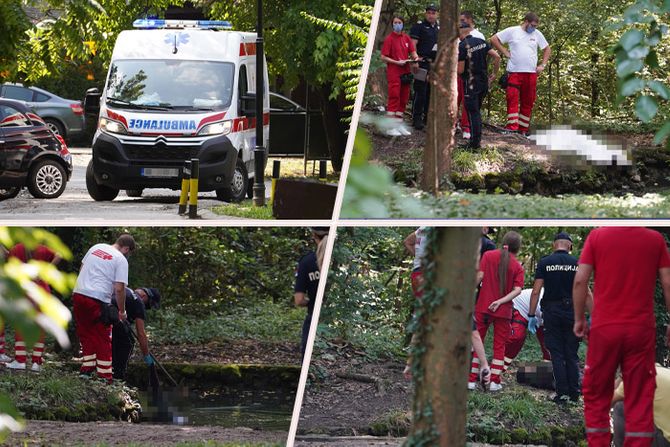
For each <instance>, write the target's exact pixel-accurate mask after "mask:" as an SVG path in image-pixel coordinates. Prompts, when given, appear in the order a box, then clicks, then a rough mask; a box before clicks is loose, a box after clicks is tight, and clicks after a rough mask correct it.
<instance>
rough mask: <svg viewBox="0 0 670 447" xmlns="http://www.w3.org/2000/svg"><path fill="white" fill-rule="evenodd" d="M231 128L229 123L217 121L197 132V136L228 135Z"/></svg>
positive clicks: (231, 124) (231, 125)
mask: <svg viewBox="0 0 670 447" xmlns="http://www.w3.org/2000/svg"><path fill="white" fill-rule="evenodd" d="M232 128H233V123H232V122H230V121H219V122H218V123H212V124H208V125H206V126H205V127H203V128H202V129H200V132H198V135H201V136H204V135H228V134H229V133H230V130H231V129H232Z"/></svg>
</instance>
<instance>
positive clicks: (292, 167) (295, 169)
mask: <svg viewBox="0 0 670 447" xmlns="http://www.w3.org/2000/svg"><path fill="white" fill-rule="evenodd" d="M275 160H278V161H279V163H280V170H279V171H280V172H279V176H280V177H282V178H313V179H318V178H319V161H318V160H317V161H308V162H307V173H306V174H305V171H304V161H303V159H302V158H268V164H267V166H266V167H265V175H266V176H267V178H270V177H271V176H272V165H273V163H274V161H275ZM326 165H327V168H326V180H327V181H328V182H331V183H337V182H338V181H339V180H340V173H339V172H337V173H336V172H335V171H334V170H333V165H332V164H331V163H330V161H328V163H326ZM312 172H313V174H312Z"/></svg>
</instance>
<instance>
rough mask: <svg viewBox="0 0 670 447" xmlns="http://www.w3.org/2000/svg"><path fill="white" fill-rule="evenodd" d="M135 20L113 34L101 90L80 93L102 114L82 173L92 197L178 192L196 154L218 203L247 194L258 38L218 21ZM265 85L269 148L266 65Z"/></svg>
mask: <svg viewBox="0 0 670 447" xmlns="http://www.w3.org/2000/svg"><path fill="white" fill-rule="evenodd" d="M133 26H134V28H138V29H135V30H131V31H123V32H121V33H120V34H119V37H118V38H117V40H116V44H115V46H114V52H113V54H112V60H111V62H110V66H109V73H108V76H107V82H106V84H105V89H104V91H103V92H102V94H101V95H100V93H98V94H97V96H98V97H97V98H94V99H93V100H92V101H89V97H88V96H89V95H88V94H87V104H89V102H90V103H94V104H95V103H97V102H98V101H99V110H100V112H99V119H98V129H97V131H96V133H95V137H94V139H93V158H92V160H91V163H90V164H89V165H88V168H87V170H86V186H87V189H88V192H89V194H90V195H91V197H92V198H93V199H95V200H99V201H101V200H114V198H116V196H117V195H118V193H119V190H122V189H123V190H126V193H127V194H128V195H129V196H132V197H137V196H140V195H141V194H142V190H143V189H145V188H171V189H175V190H176V189H179V188H180V187H181V176H182V172H183V168H184V162H185V161H186V160H190V159H192V158H198V159H199V160H200V176H199V190H200V191H216V195H217V197H218V198H219V199H221V200H226V201H240V200H242V199H244V197H245V195H248V196H249V197H251V194H252V193H251V191H252V185H253V172H254V169H253V168H254V160H253V157H254V153H253V151H254V148H255V146H256V133H255V132H256V123H257V120H256V113H255V93H256V34H255V33H246V32H237V31H230V28H231V27H230V24H229V23H228V22H218V21H216V22H215V21H188V20H151V19H142V20H136V21H135V23H134V24H133ZM264 66H265V67H267V65H266V64H264ZM263 85H264V86H265V93H264V96H263V98H264V101H263V102H264V105H263V110H264V112H263V136H264V140H265V141H264V142H263V146H264V147H265V148H266V153H267V148H268V138H269V124H270V115H269V111H270V104H269V90H268V79H267V69H266V70H265V82H264V84H263ZM93 95H95V93H93ZM94 108H95V106H94ZM266 159H267V157H266Z"/></svg>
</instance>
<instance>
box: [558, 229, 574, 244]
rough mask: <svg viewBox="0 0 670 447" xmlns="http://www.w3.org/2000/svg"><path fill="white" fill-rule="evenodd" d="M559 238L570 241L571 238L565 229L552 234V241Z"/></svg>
mask: <svg viewBox="0 0 670 447" xmlns="http://www.w3.org/2000/svg"><path fill="white" fill-rule="evenodd" d="M559 239H563V240H566V241H570V242H572V238H571V237H570V235H569V234H568V233H566V232H565V231H561V232H560V233H556V236H554V241H557V240H559Z"/></svg>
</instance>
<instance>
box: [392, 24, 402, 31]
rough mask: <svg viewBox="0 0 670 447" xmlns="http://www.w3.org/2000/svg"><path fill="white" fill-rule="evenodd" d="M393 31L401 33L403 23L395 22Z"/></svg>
mask: <svg viewBox="0 0 670 447" xmlns="http://www.w3.org/2000/svg"><path fill="white" fill-rule="evenodd" d="M393 31H395V32H396V33H399V32H400V31H402V23H394V24H393Z"/></svg>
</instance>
